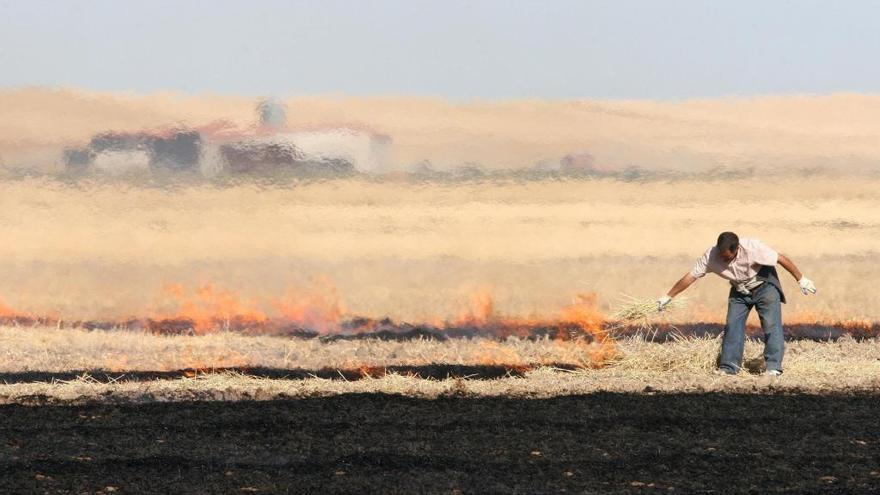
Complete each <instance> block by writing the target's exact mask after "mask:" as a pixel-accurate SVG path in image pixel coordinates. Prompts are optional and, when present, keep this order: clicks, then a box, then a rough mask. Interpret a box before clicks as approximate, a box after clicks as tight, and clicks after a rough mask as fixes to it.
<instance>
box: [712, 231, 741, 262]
mask: <svg viewBox="0 0 880 495" xmlns="http://www.w3.org/2000/svg"><path fill="white" fill-rule="evenodd" d="M715 246H716V247H717V248H718V254H719V255H720V256H721V259H723V260H724V262H725V263H730V262H731V261H733V260H734V259H736V252H737V250H738V249H739V237H738V236H737V235H736V234H734V233H733V232H722V233H721V235H719V236H718V242H717V243H716V244H715Z"/></svg>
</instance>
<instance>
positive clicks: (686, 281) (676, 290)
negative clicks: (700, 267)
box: [666, 272, 697, 299]
mask: <svg viewBox="0 0 880 495" xmlns="http://www.w3.org/2000/svg"><path fill="white" fill-rule="evenodd" d="M696 281H697V277H694V276H693V275H691V273H690V272H688V273H685V274H684V277H681V278H680V279H678V282H676V283H675V285H673V286H672V288H671V289H669V292H667V293H666V295H667V296H669V298H670V299H671V298H673V297H675V296H677V295H679V294H680V293H681V292H682V291H684V290H685V289H687V288H688V287H690V286H691V284H692V283H694V282H696Z"/></svg>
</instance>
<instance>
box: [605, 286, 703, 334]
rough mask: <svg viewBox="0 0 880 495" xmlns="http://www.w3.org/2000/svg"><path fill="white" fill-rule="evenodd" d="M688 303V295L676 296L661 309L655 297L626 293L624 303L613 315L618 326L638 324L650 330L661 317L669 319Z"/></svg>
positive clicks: (612, 317)
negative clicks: (638, 296)
mask: <svg viewBox="0 0 880 495" xmlns="http://www.w3.org/2000/svg"><path fill="white" fill-rule="evenodd" d="M686 305H687V298H686V297H682V296H680V297H676V298H673V299H672V300H670V301H669V302H668V303H667V304H666V306H665V307H664V308H663V309H662V310H661V309H660V307H659V306H658V303H657V301H656V300H655V299H639V298H637V297H633V296H629V295H624V303H623V304H622V305H621V306H620V307H618V308H617V310H616V311H615V312H614V314H612V315H611V319H612V320H613V321H616V322H618V323H617V325H618V326H623V325H638V326H639V327H640V328H641V329H644V330H650V329H651V328H652V327H653V326H654V324H655V322H656V321H657V320H658V319H659V318H660V317H663V319H666V320H668V319H669V316H670V315H671V314H672V313H675V312H677V311H679V310H681V309H682V308H684V307H685V306H686Z"/></svg>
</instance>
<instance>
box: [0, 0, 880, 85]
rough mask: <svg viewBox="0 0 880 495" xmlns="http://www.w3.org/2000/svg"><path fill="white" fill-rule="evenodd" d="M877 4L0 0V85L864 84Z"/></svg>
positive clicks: (878, 45)
mask: <svg viewBox="0 0 880 495" xmlns="http://www.w3.org/2000/svg"><path fill="white" fill-rule="evenodd" d="M878 53H880V2H877V1H874V0H865V1H855V0H853V1H833V2H832V1H810V0H800V1H781V0H776V1H766V0H761V1H753V0H746V1H742V0H740V1H728V2H721V1H675V0H664V1H651V0H644V1H632V0H629V1H625V0H615V1H595V0H592V1H590V0H579V1H566V0H545V1H525V0H522V1H503V0H483V1H458V0H443V1H440V0H437V1H431V2H428V1H421V0H381V1H378V0H376V1H368V0H363V1H361V0H315V1H293V0H288V1H274V0H250V1H231V0H212V1H203V2H200V1H184V0H176V1H171V0H150V1H146V0H141V1H119V0H108V1H103V0H102V1H98V0H81V1H76V2H73V1H71V2H67V1H62V0H56V1H45V0H15V1H13V0H0V88H18V87H23V86H48V87H72V88H79V89H89V90H96V91H133V92H138V93H151V92H159V91H182V92H186V93H221V94H242V95H271V96H297V95H315V94H345V95H352V96H367V95H395V96H398V95H413V96H435V97H443V98H448V99H452V100H464V101H467V100H478V99H492V100H499V99H519V98H538V99H572V98H592V99H660V100H679V99H690V98H712V97H722V96H753V95H770V94H773V95H778V94H829V93H839V92H858V93H877V92H878V88H880V64H877V63H876V58H877V54H878Z"/></svg>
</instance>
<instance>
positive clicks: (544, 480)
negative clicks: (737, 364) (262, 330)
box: [0, 393, 880, 494]
mask: <svg viewBox="0 0 880 495" xmlns="http://www.w3.org/2000/svg"><path fill="white" fill-rule="evenodd" d="M878 398H880V397H878V395H876V394H831V395H803V394H796V395H792V394H778V393H770V394H731V393H697V394H681V393H671V394H657V395H652V394H643V393H636V394H628V393H595V394H588V395H570V396H564V397H553V398H547V399H532V400H522V399H518V398H509V397H484V398H456V397H444V398H438V399H419V398H409V397H401V396H399V395H384V394H345V395H335V396H331V397H320V398H305V399H285V400H269V401H236V402H175V403H170V404H156V403H149V404H127V405H108V404H88V405H77V406H48V407H33V406H24V405H6V406H0V414H2V416H3V418H4V421H3V423H2V424H0V437H2V440H3V441H2V442H0V491H2V492H4V493H25V492H35V493H102V494H106V493H111V492H112V493H180V494H188V493H416V492H418V493H447V494H449V493H560V492H577V493H754V492H761V493H768V492H773V493H876V492H877V491H878V490H880V466H878V464H877V459H878V458H880V436H878V433H877V428H876V411H877V401H878Z"/></svg>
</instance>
